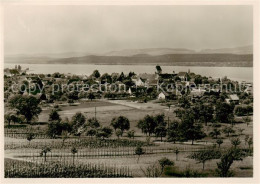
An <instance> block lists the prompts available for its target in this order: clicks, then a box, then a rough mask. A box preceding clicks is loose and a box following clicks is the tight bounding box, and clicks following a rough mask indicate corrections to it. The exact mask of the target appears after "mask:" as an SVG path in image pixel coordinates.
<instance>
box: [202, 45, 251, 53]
mask: <svg viewBox="0 0 260 184" xmlns="http://www.w3.org/2000/svg"><path fill="white" fill-rule="evenodd" d="M200 53H201V54H212V53H213V54H253V46H252V45H249V46H244V47H235V48H223V49H206V50H201V51H200Z"/></svg>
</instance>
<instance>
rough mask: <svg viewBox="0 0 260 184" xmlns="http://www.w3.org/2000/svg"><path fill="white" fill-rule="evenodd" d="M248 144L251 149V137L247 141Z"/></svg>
mask: <svg viewBox="0 0 260 184" xmlns="http://www.w3.org/2000/svg"><path fill="white" fill-rule="evenodd" d="M247 144H248V148H249V149H250V147H251V145H252V144H253V138H252V137H250V138H249V139H248V141H247Z"/></svg>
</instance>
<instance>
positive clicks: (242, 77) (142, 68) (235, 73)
mask: <svg viewBox="0 0 260 184" xmlns="http://www.w3.org/2000/svg"><path fill="white" fill-rule="evenodd" d="M20 65H21V67H22V69H25V68H29V69H30V70H29V71H28V72H27V73H42V74H52V73H54V72H60V73H71V74H76V75H82V74H84V75H90V74H92V72H93V71H94V70H96V69H97V70H98V71H99V72H100V73H101V74H103V73H109V74H111V73H113V72H116V73H121V72H124V73H125V74H126V73H129V72H130V71H132V72H135V73H136V74H139V73H154V72H155V66H153V65H80V64H20ZM14 66H15V64H8V63H5V64H4V67H5V68H14ZM161 68H162V71H163V73H172V72H173V71H175V73H178V72H187V71H188V70H190V71H191V72H194V73H196V74H200V75H202V76H207V77H209V76H211V77H213V78H222V77H224V76H227V77H228V78H229V79H232V80H236V81H248V82H253V67H201V66H199V67H197V66H161Z"/></svg>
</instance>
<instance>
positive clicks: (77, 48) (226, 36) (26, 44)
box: [4, 5, 253, 54]
mask: <svg viewBox="0 0 260 184" xmlns="http://www.w3.org/2000/svg"><path fill="white" fill-rule="evenodd" d="M252 44H253V8H252V6H245V5H244V6H243V5H240V6H238V5H226V6H220V5H217V6H216V5H215V6H209V5H208V6H198V5H197V6H86V5H85V6H78V5H73V6H72V5H70V6H56V5H53V6H50V5H49V6H46V5H41V6H39V5H38V6H29V5H26V6H25V5H22V6H21V5H20V6H15V5H12V6H6V7H5V8H4V49H5V54H36V53H63V52H84V53H106V52H109V51H115V50H123V49H141V48H187V49H194V50H201V49H216V48H231V47H237V46H247V45H252Z"/></svg>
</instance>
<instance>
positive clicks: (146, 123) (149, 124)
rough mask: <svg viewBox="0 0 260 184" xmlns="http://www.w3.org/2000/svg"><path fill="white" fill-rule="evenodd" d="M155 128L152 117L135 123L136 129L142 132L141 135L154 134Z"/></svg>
mask: <svg viewBox="0 0 260 184" xmlns="http://www.w3.org/2000/svg"><path fill="white" fill-rule="evenodd" d="M156 126H157V123H156V121H155V119H154V117H153V116H150V115H146V116H145V117H144V119H142V120H140V121H139V122H138V123H137V127H138V128H140V129H141V130H142V132H143V133H145V134H147V133H148V135H149V136H150V135H151V134H152V133H154V131H155V128H156Z"/></svg>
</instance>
